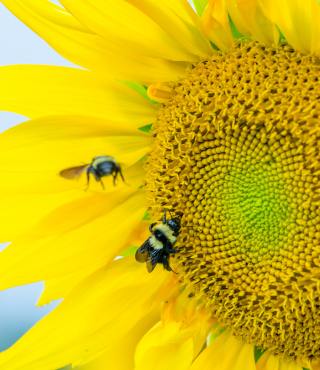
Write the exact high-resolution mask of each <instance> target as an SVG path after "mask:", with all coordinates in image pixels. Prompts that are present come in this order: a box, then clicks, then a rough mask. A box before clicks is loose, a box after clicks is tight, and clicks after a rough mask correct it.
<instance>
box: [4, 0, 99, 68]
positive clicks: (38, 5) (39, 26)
mask: <svg viewBox="0 0 320 370" xmlns="http://www.w3.org/2000/svg"><path fill="white" fill-rule="evenodd" d="M2 3H3V4H4V5H5V6H6V7H7V8H8V9H9V10H10V11H11V12H12V13H13V14H14V15H16V16H17V17H18V18H19V19H20V20H21V21H22V22H24V23H25V24H26V25H27V26H28V27H30V28H31V29H32V30H33V31H35V32H36V33H38V34H39V35H40V37H42V38H43V39H44V40H46V41H47V42H48V43H49V44H50V45H51V46H52V47H53V48H55V49H56V50H57V51H58V53H60V54H61V55H63V56H64V57H65V58H67V59H69V60H71V61H72V62H74V63H76V64H78V65H81V66H85V67H88V68H92V67H95V68H99V69H101V70H102V69H103V67H105V66H106V63H105V55H104V51H105V50H106V45H104V43H103V42H102V40H101V38H100V37H99V36H97V35H95V34H94V33H92V32H90V31H89V30H88V29H87V28H86V27H85V26H84V25H82V24H81V23H80V22H79V21H78V20H77V19H76V18H74V17H73V16H72V15H71V14H69V13H68V12H67V11H65V10H64V9H62V8H61V7H60V6H57V5H55V4H52V3H51V2H50V1H49V0H41V2H40V1H38V0H3V1H2Z"/></svg>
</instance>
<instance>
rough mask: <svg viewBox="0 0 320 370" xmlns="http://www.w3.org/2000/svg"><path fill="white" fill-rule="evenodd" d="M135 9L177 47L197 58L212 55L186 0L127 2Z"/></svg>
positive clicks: (194, 14) (198, 22) (133, 0)
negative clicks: (175, 43)
mask: <svg viewBox="0 0 320 370" xmlns="http://www.w3.org/2000/svg"><path fill="white" fill-rule="evenodd" d="M129 2H130V3H131V4H133V5H134V6H135V7H136V8H138V9H139V10H141V11H142V12H143V13H144V14H147V15H148V16H149V17H150V18H151V19H152V20H154V22H156V23H157V24H158V25H159V26H160V27H161V28H162V29H165V30H166V31H167V32H168V34H169V35H170V36H171V37H172V38H173V39H175V40H177V42H178V43H179V45H183V46H184V47H185V49H186V50H188V51H189V52H190V53H191V54H193V55H196V56H198V57H199V58H205V57H207V56H209V55H211V54H212V49H211V47H210V44H209V41H208V40H207V39H206V38H205V37H204V35H203V34H202V33H201V30H200V21H199V19H198V16H197V15H196V13H195V12H194V11H193V9H192V8H191V6H190V4H189V3H188V1H186V0H178V1H171V0H163V1H157V0H129Z"/></svg>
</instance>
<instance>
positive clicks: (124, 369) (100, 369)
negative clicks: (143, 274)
mask: <svg viewBox="0 0 320 370" xmlns="http://www.w3.org/2000/svg"><path fill="white" fill-rule="evenodd" d="M157 319H158V312H156V311H155V312H152V313H151V314H148V315H145V316H144V317H143V319H142V320H140V321H138V322H137V323H136V325H135V326H134V327H133V328H132V329H129V330H128V332H127V333H126V335H125V336H123V337H122V338H119V339H120V340H117V341H113V343H112V344H111V347H109V348H108V350H106V351H103V353H102V354H101V355H100V356H99V357H98V358H96V359H94V360H93V361H91V362H89V363H87V364H85V365H83V366H79V367H78V366H77V367H76V368H75V369H77V370H106V369H116V370H128V369H133V368H134V361H133V358H134V351H135V348H136V346H137V343H138V342H139V340H140V338H141V337H142V336H143V335H144V334H145V333H146V332H147V331H148V330H149V329H150V327H151V326H152V325H153V324H154V323H155V322H156V320H157ZM124 351H125V356H124V355H123V353H124Z"/></svg>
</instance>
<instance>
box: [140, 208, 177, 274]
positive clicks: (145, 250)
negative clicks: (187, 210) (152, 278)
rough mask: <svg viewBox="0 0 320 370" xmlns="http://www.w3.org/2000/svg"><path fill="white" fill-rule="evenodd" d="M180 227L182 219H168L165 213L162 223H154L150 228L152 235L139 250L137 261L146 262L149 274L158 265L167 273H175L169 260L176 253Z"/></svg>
mask: <svg viewBox="0 0 320 370" xmlns="http://www.w3.org/2000/svg"><path fill="white" fill-rule="evenodd" d="M180 227H181V225H180V217H174V218H170V219H167V217H166V211H164V213H163V218H162V222H160V223H157V222H154V223H152V224H151V225H150V226H149V230H150V233H151V234H152V235H151V236H150V237H149V238H148V239H147V240H146V241H145V242H144V243H143V244H142V245H141V247H140V248H138V249H137V251H136V254H135V258H136V261H138V262H146V264H147V269H148V271H149V272H152V271H153V269H154V268H155V267H156V265H157V264H158V263H161V264H162V265H163V268H164V269H166V270H167V271H173V270H172V268H171V267H170V265H169V258H170V254H174V253H176V250H175V249H174V248H173V246H174V244H175V242H176V240H177V237H178V235H179V232H180Z"/></svg>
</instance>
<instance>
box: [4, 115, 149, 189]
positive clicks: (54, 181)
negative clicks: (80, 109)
mask: <svg viewBox="0 0 320 370" xmlns="http://www.w3.org/2000/svg"><path fill="white" fill-rule="evenodd" d="M150 145H151V137H150V136H149V135H147V134H144V133H143V132H142V131H140V130H138V129H136V128H135V127H134V125H132V124H131V122H127V123H125V124H120V123H114V122H110V121H107V120H103V119H97V118H94V117H80V116H79V117H78V116H51V117H43V118H39V119H36V120H33V121H27V122H25V123H23V124H20V125H18V126H15V127H13V128H11V129H9V130H7V131H5V132H4V133H2V134H1V135H0V146H1V150H2V153H1V154H2V155H1V158H0V171H1V173H2V175H3V181H1V183H0V189H1V190H2V193H3V192H5V193H6V194H8V193H11V192H12V193H16V192H18V193H24V194H26V193H36V192H38V193H48V192H57V191H62V190H67V189H70V188H72V187H73V188H79V189H83V188H84V186H85V176H83V180H84V181H82V182H81V184H77V181H70V180H65V179H63V178H62V177H60V176H58V174H59V172H60V171H61V170H63V169H65V168H68V167H73V166H78V165H82V164H89V163H90V162H91V160H92V158H93V157H95V156H97V155H111V156H113V157H114V158H115V159H116V161H117V162H119V163H120V164H121V165H122V170H123V172H124V175H125V176H126V172H127V168H128V167H130V166H132V165H133V164H135V163H136V162H137V161H138V160H140V159H141V158H142V157H144V156H145V155H146V154H147V152H148V151H149V148H150ZM22 158H23V160H22ZM94 183H95V181H93V182H92V185H94ZM119 184H122V182H119ZM90 188H91V189H93V188H94V187H93V188H92V187H90ZM96 188H97V187H96ZM112 188H113V186H112ZM98 189H99V188H98Z"/></svg>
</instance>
